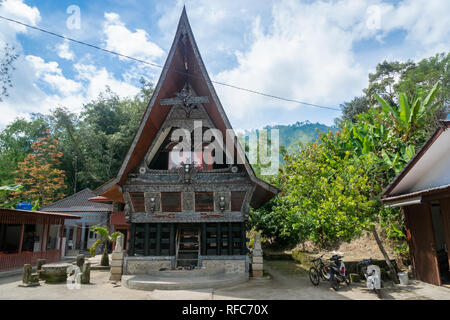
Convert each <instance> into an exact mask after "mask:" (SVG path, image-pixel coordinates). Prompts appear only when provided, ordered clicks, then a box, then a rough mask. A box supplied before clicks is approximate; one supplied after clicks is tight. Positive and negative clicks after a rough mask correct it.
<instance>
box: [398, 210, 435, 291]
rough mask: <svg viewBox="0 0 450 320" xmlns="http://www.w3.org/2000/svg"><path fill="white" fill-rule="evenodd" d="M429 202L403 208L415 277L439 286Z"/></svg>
mask: <svg viewBox="0 0 450 320" xmlns="http://www.w3.org/2000/svg"><path fill="white" fill-rule="evenodd" d="M430 210H431V209H430V204H429V202H425V203H424V204H417V205H412V206H407V207H405V208H404V212H405V218H406V226H407V228H408V229H409V234H408V236H409V239H408V240H409V244H410V249H411V256H412V259H413V267H414V273H415V277H416V279H418V280H421V281H424V282H427V283H431V284H434V285H438V286H439V285H441V277H440V275H439V268H438V262H437V257H436V250H435V248H436V245H435V240H434V233H433V224H432V220H431V211H430Z"/></svg>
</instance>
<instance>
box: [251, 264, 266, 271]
mask: <svg viewBox="0 0 450 320" xmlns="http://www.w3.org/2000/svg"><path fill="white" fill-rule="evenodd" d="M252 270H264V266H263V265H262V264H259V263H257V264H252Z"/></svg>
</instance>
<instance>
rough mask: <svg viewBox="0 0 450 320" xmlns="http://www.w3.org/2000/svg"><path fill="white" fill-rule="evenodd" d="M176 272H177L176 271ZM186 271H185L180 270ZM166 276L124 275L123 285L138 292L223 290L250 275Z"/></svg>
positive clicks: (173, 274)
mask: <svg viewBox="0 0 450 320" xmlns="http://www.w3.org/2000/svg"><path fill="white" fill-rule="evenodd" d="M174 271H175V270H174ZM180 271H184V270H180ZM162 273H164V275H158V274H157V273H153V274H148V275H123V276H122V284H123V285H124V286H125V287H126V288H129V289H137V290H149V291H150V290H155V289H159V290H185V289H204V288H213V289H216V288H222V287H229V286H234V285H237V284H239V283H242V282H246V281H248V279H249V278H248V273H224V272H220V273H216V274H203V275H202V274H198V273H197V274H189V272H184V273H176V272H173V273H167V272H162Z"/></svg>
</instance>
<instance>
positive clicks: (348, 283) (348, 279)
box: [344, 276, 351, 286]
mask: <svg viewBox="0 0 450 320" xmlns="http://www.w3.org/2000/svg"><path fill="white" fill-rule="evenodd" d="M344 281H345V284H346V285H348V286H349V285H350V282H351V281H350V277H349V276H345V277H344Z"/></svg>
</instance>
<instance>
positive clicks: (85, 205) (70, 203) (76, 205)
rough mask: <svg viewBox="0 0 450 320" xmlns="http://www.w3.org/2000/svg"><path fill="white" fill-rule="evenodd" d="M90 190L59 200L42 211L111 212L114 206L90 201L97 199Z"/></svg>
mask: <svg viewBox="0 0 450 320" xmlns="http://www.w3.org/2000/svg"><path fill="white" fill-rule="evenodd" d="M95 196H96V194H95V193H93V192H92V191H91V190H90V189H89V188H86V189H84V190H81V191H80V192H77V193H75V194H73V195H71V196H69V197H67V198H64V199H61V200H58V201H56V202H54V203H52V204H50V205H48V206H45V207H43V208H41V210H42V211H50V212H109V211H112V205H111V204H106V203H98V202H92V201H89V199H90V198H93V197H95Z"/></svg>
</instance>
